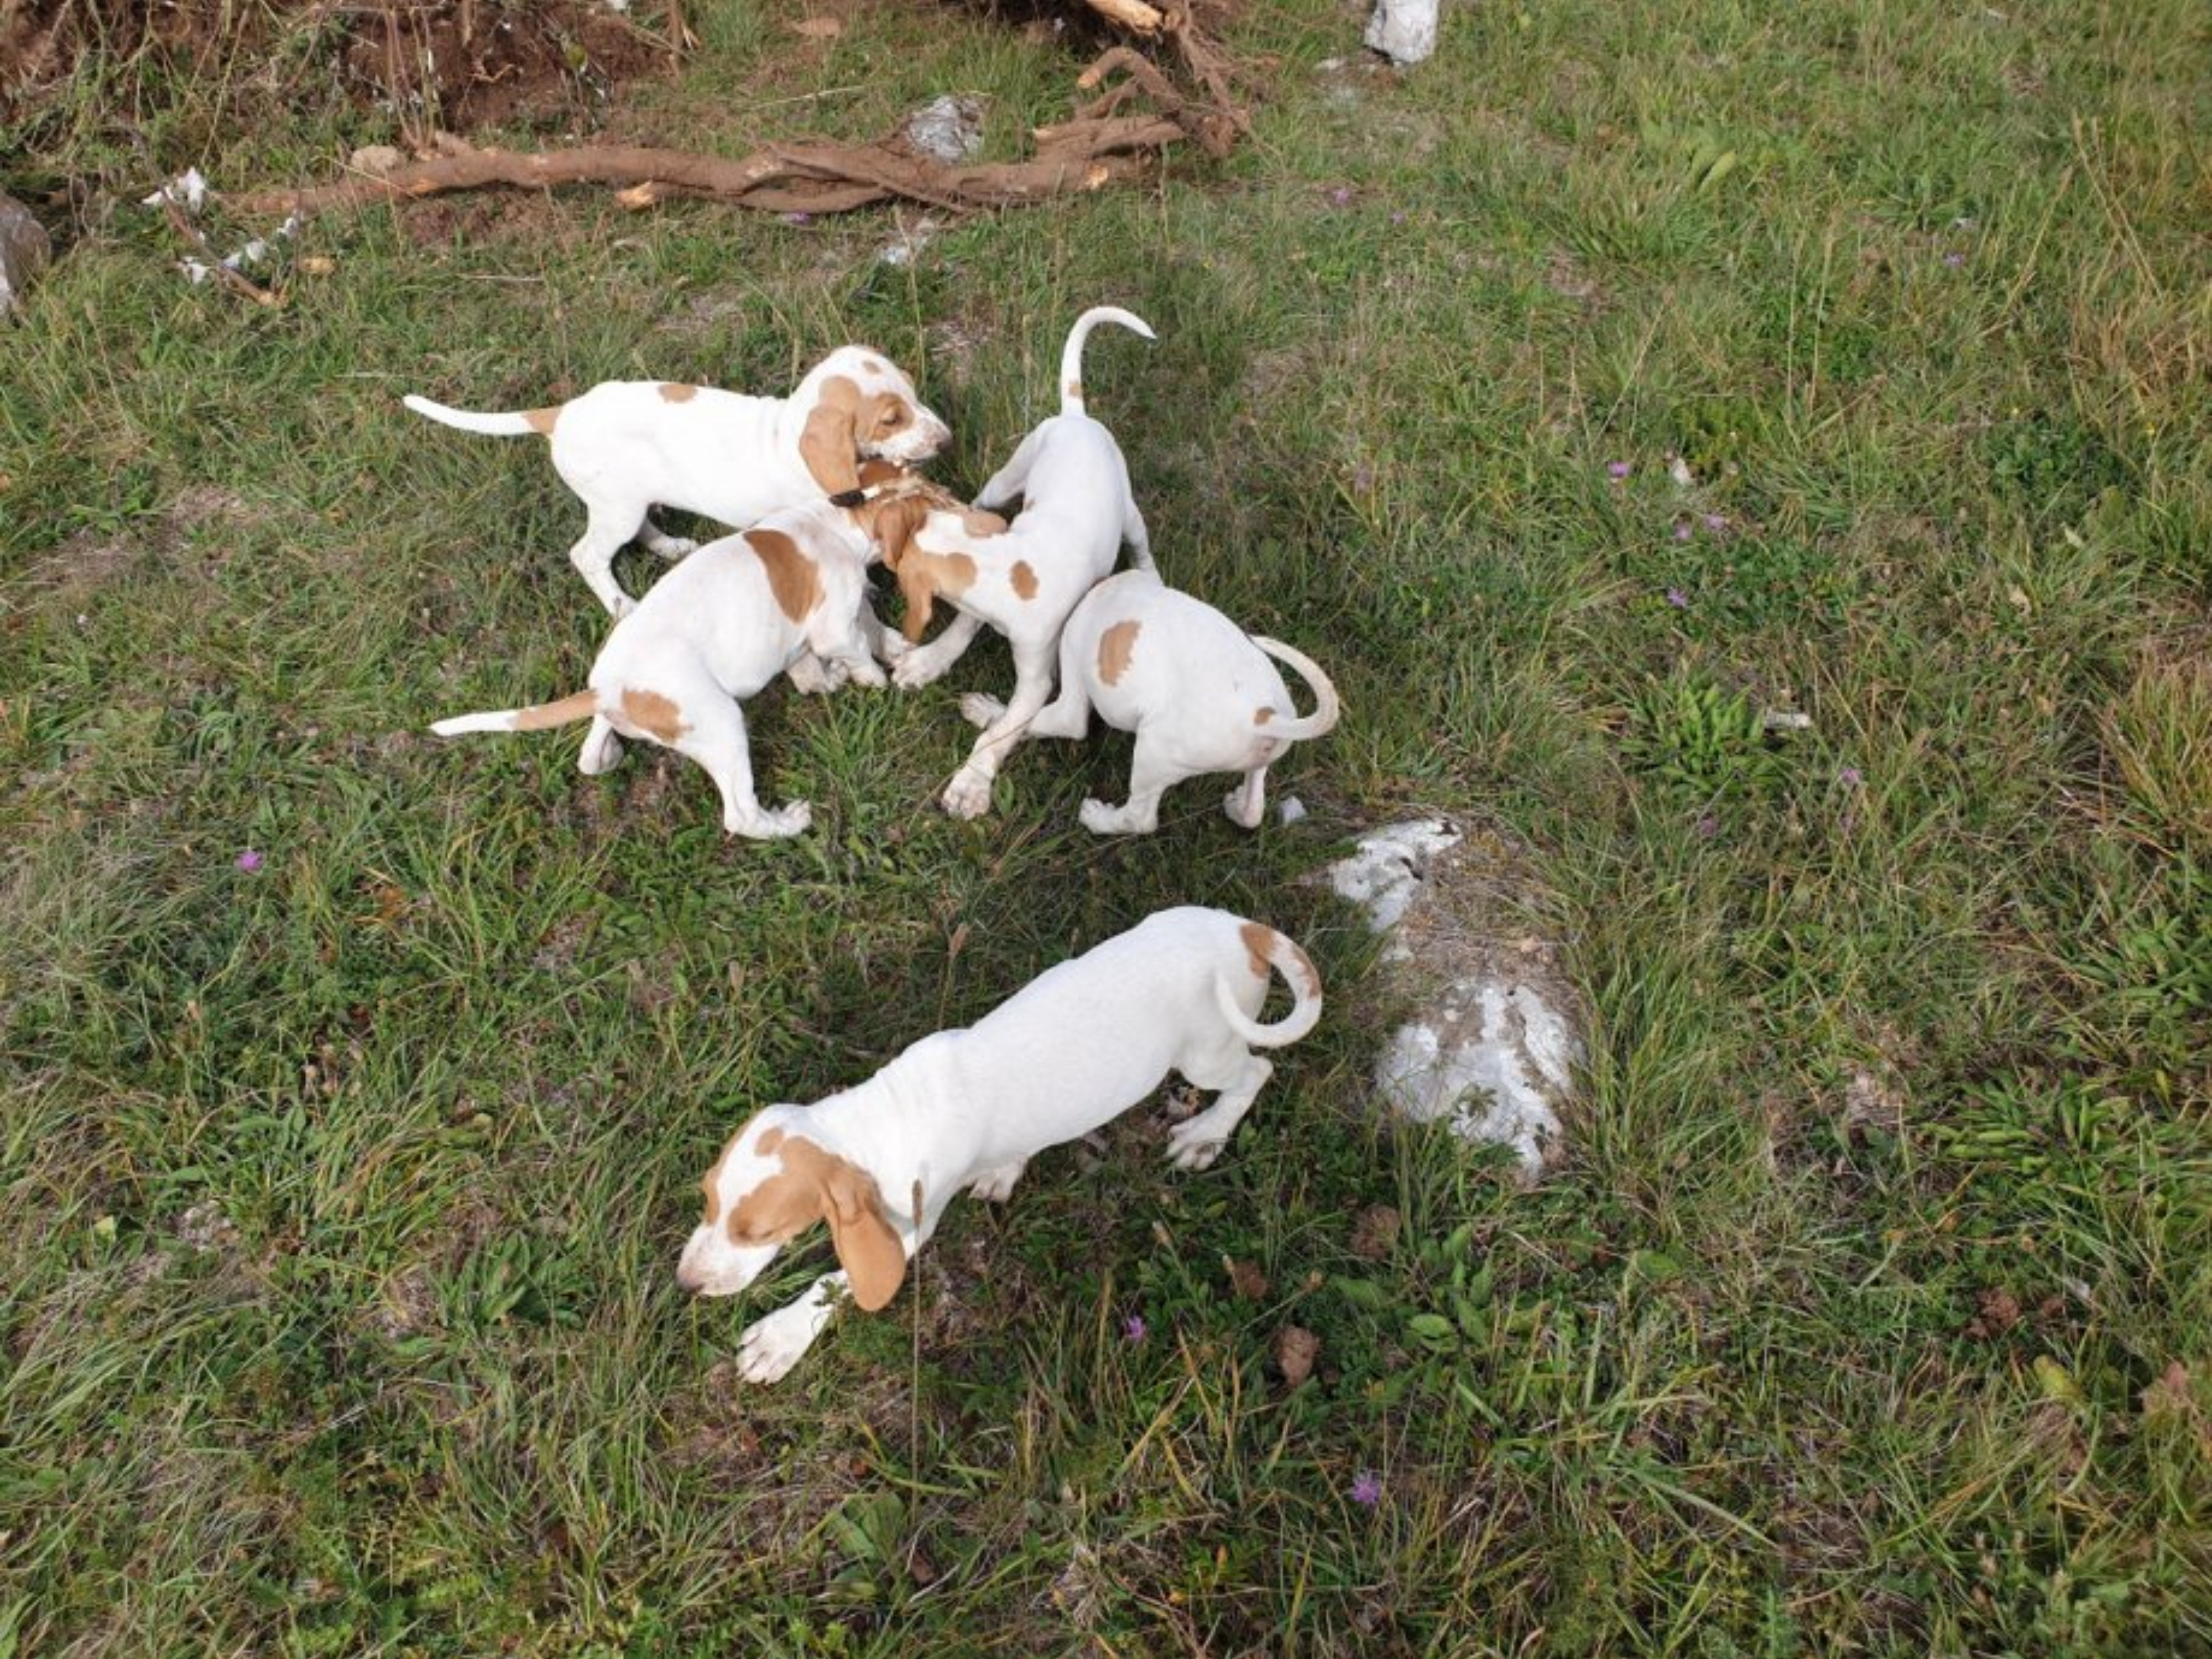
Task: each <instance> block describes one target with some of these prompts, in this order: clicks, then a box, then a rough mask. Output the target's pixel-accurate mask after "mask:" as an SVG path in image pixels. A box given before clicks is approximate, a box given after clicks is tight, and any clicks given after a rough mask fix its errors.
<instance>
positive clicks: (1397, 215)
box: [1390, 208, 1406, 225]
mask: <svg viewBox="0 0 2212 1659" xmlns="http://www.w3.org/2000/svg"><path fill="white" fill-rule="evenodd" d="M1390 222H1391V223H1392V224H1394V225H1402V224H1404V223H1405V222H1406V210H1405V209H1403V208H1393V209H1392V210H1390Z"/></svg>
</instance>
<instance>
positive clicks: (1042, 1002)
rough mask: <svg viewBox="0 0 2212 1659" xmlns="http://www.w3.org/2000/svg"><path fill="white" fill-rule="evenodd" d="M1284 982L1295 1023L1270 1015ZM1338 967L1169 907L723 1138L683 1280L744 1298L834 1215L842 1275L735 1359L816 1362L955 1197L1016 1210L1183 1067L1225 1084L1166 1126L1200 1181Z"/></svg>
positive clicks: (751, 1334) (757, 1370)
mask: <svg viewBox="0 0 2212 1659" xmlns="http://www.w3.org/2000/svg"><path fill="white" fill-rule="evenodd" d="M1272 973H1279V974H1280V975H1283V977H1284V979H1285V981H1287V982H1288V983H1289V985H1290V987H1291V994H1292V998H1293V1005H1292V1006H1291V1012H1289V1013H1288V1014H1286V1015H1285V1016H1284V1017H1283V1018H1281V1019H1279V1020H1277V1021H1276V1022H1275V1023H1274V1024H1269V1025H1263V1024H1260V1023H1259V1020H1258V1015H1259V1012H1260V1010H1261V1006H1262V1005H1263V1004H1264V1003H1265V1002H1266V1000H1267V984H1268V979H1269V975H1271V974H1272ZM1321 1006H1322V988H1321V976H1320V975H1319V974H1317V973H1316V971H1315V970H1314V965H1313V963H1311V962H1310V961H1309V960H1308V959H1307V957H1306V954H1305V952H1304V951H1301V950H1300V949H1298V947H1297V945H1296V944H1295V943H1294V942H1293V941H1291V939H1287V938H1285V936H1284V935H1282V934H1280V933H1276V932H1275V931H1274V930H1273V928H1271V927H1263V926H1262V925H1261V924H1260V923H1259V922H1256V921H1243V920H1242V919H1241V918H1239V917H1237V916H1234V915H1230V914H1229V913H1228V912H1227V911H1225V910H1206V909H1199V908H1181V909H1174V910H1163V911H1160V912H1158V914H1156V915H1152V916H1150V917H1148V918H1146V920H1145V921H1142V922H1140V923H1139V924H1138V925H1137V926H1136V927H1133V928H1131V929H1130V930H1129V931H1128V932H1127V933H1121V934H1119V935H1117V936H1116V937H1115V938H1113V939H1108V940H1107V941H1106V942H1105V943H1104V944H1103V945H1098V946H1097V947H1095V948H1094V949H1092V950H1091V951H1087V952H1085V954H1084V955H1082V956H1079V957H1075V958H1073V960H1072V961H1068V962H1063V963H1060V965H1059V966H1058V967H1056V968H1050V969H1046V970H1045V971H1044V972H1043V973H1042V974H1040V975H1037V977H1036V978H1035V979H1033V980H1031V981H1030V982H1029V984H1028V985H1027V986H1025V987H1023V989H1022V990H1020V991H1019V992H1018V993H1017V994H1015V995H1014V996H1013V997H1012V998H1011V999H1009V1000H1007V1001H1006V1002H1004V1003H1001V1004H1000V1006H998V1007H997V1008H995V1009H994V1010H993V1011H992V1012H990V1013H988V1014H987V1015H985V1016H984V1017H983V1018H981V1020H979V1021H977V1022H976V1023H975V1024H974V1025H972V1026H969V1027H968V1028H966V1029H965V1030H954V1031H939V1032H938V1033H937V1034H936V1035H934V1036H927V1037H924V1038H922V1039H921V1042H916V1043H915V1044H914V1045H913V1046H912V1047H910V1048H908V1049H907V1050H906V1051H905V1052H904V1053H902V1054H900V1055H899V1056H898V1058H897V1059H896V1060H892V1061H891V1063H890V1065H888V1066H884V1068H883V1070H881V1071H880V1072H878V1073H876V1074H875V1076H873V1077H872V1078H870V1079H868V1080H867V1081H866V1082H865V1083H862V1084H860V1085H858V1086H856V1087H854V1088H851V1089H848V1090H846V1091H843V1092H842V1093H840V1094H836V1095H832V1096H831V1097H829V1099H827V1100H823V1101H820V1102H817V1103H816V1104H814V1105H812V1106H770V1107H768V1108H767V1109H764V1110H763V1111H761V1112H760V1113H758V1114H757V1115H755V1116H754V1117H753V1118H752V1119H751V1120H750V1121H748V1122H747V1123H746V1124H745V1125H744V1127H743V1128H741V1129H739V1130H738V1133H736V1134H735V1135H733V1136H732V1138H731V1139H730V1141H729V1144H728V1145H727V1146H724V1147H723V1149H722V1155H721V1156H720V1158H716V1159H715V1160H714V1168H713V1169H711V1170H708V1172H707V1176H706V1179H705V1181H704V1182H702V1183H701V1184H702V1189H703V1191H704V1193H705V1194H706V1200H707V1207H706V1213H705V1215H704V1217H703V1218H702V1219H701V1221H700V1223H699V1225H698V1227H697V1228H696V1230H695V1231H693V1233H692V1235H691V1237H690V1241H689V1242H688V1243H686V1244H685V1245H684V1254H683V1257H682V1259H681V1261H679V1262H678V1265H677V1269H676V1281H677V1283H678V1284H679V1285H682V1286H683V1287H684V1289H685V1290H687V1291H696V1292H697V1293H698V1294H700V1295H702V1296H732V1295H734V1294H736V1293H737V1292H738V1291H741V1290H743V1289H744V1288H745V1286H746V1285H750V1284H751V1283H752V1282H753V1280H754V1279H757V1278H758V1277H759V1276H760V1274H761V1272H762V1270H763V1269H764V1268H765V1267H767V1266H768V1264H769V1262H770V1261H773V1260H775V1255H776V1253H777V1252H778V1251H779V1250H781V1249H782V1248H783V1247H784V1246H785V1245H786V1244H787V1243H790V1242H791V1240H793V1238H795V1237H798V1236H799V1234H800V1233H802V1232H804V1231H806V1230H807V1229H808V1228H810V1227H811V1226H813V1225H814V1224H815V1223H817V1221H819V1222H826V1223H828V1224H829V1239H830V1243H831V1245H832V1246H833V1248H834V1249H836V1253H837V1261H838V1271H837V1272H836V1273H829V1274H826V1275H824V1276H823V1278H821V1279H817V1280H816V1281H815V1282H814V1284H813V1285H811V1286H810V1287H809V1288H808V1289H807V1291H805V1294H804V1295H802V1296H800V1297H799V1298H798V1299H797V1300H795V1301H793V1302H792V1303H791V1304H789V1305H787V1306H786V1307H782V1308H779V1309H778V1310H775V1312H774V1313H771V1314H769V1315H767V1316H764V1317H763V1318H761V1319H758V1320H756V1321H755V1322H753V1323H752V1324H751V1325H750V1327H749V1328H747V1329H746V1331H745V1333H744V1337H743V1339H742V1340H741V1341H740V1344H739V1346H738V1373H739V1375H740V1376H744V1378H745V1379H746V1380H747V1381H748V1382H753V1383H773V1382H775V1380H776V1379H777V1378H779V1377H781V1376H783V1375H784V1374H785V1373H786V1372H787V1371H789V1370H791V1368H792V1367H793V1365H795V1364H798V1363H799V1358H800V1356H801V1355H803V1354H805V1352H806V1350H807V1348H808V1346H810V1345H811V1343H812V1342H813V1340H814V1339H815V1337H816V1336H817V1335H818V1334H820V1332H821V1330H822V1328H823V1326H824V1325H825V1324H827V1323H828V1322H829V1316H830V1313H831V1311H832V1310H833V1309H834V1308H835V1306H836V1293H837V1292H838V1291H847V1290H849V1291H850V1292H851V1294H852V1297H853V1300H854V1301H855V1302H857V1303H859V1304H860V1306H861V1307H862V1308H864V1309H866V1310H868V1311H869V1312H874V1311H876V1310H878V1309H880V1308H882V1307H884V1305H885V1304H888V1303H889V1302H890V1299H891V1298H892V1297H894V1296H895V1295H896V1294H897V1291H898V1287H899V1283H900V1280H901V1279H903V1278H904V1277H905V1273H906V1264H907V1261H908V1259H909V1258H910V1257H912V1256H913V1255H914V1254H915V1252H916V1251H917V1250H919V1249H921V1247H922V1246H923V1245H924V1244H926V1243H928V1242H929V1237H930V1235H931V1234H932V1233H933V1232H934V1231H936V1228H937V1224H938V1222H939V1219H940V1218H942V1217H943V1215H944V1213H945V1206H948V1205H949V1204H951V1201H952V1199H953V1197H954V1195H955V1194H958V1193H960V1192H963V1191H967V1192H972V1193H974V1194H975V1196H976V1197H978V1198H981V1199H984V1200H989V1201H991V1202H994V1203H995V1202H1001V1201H1003V1200H1006V1198H1007V1197H1008V1196H1009V1195H1010V1194H1012V1192H1013V1189H1014V1183H1015V1182H1017V1181H1018V1180H1020V1179H1021V1175H1022V1170H1023V1169H1024V1167H1025V1166H1026V1165H1027V1164H1028V1163H1029V1161H1030V1158H1034V1157H1036V1154H1037V1153H1039V1152H1042V1151H1044V1150H1045V1149H1046V1148H1047V1147H1050V1146H1060V1145H1061V1144H1063V1143H1064V1142H1066V1141H1070V1140H1074V1139H1078V1138H1079V1137H1080V1136H1083V1135H1085V1134H1088V1133H1091V1131H1092V1130H1093V1129H1096V1128H1097V1127H1100V1126H1101V1125H1102V1124H1104V1123H1107V1122H1109V1121H1112V1120H1113V1119H1114V1118H1115V1117H1117V1116H1118V1115H1121V1113H1122V1112H1123V1111H1124V1110H1126V1109H1128V1108H1129V1107H1131V1106H1133V1105H1135V1104H1136V1103H1138V1102H1139V1101H1140V1100H1143V1099H1145V1098H1146V1097H1148V1096H1149V1095H1151V1094H1152V1091H1154V1090H1156V1089H1157V1088H1158V1087H1159V1085H1160V1082H1161V1080H1162V1079H1164V1078H1165V1077H1166V1076H1167V1074H1168V1073H1170V1071H1175V1072H1180V1073H1182V1075H1183V1076H1184V1077H1185V1078H1188V1079H1189V1080H1190V1081H1191V1082H1192V1083H1194V1084H1195V1085H1198V1087H1200V1088H1201V1089H1212V1090H1218V1091H1220V1092H1219V1093H1218V1096H1217V1097H1215V1099H1214V1102H1213V1103H1212V1105H1211V1106H1209V1107H1207V1108H1206V1110H1204V1111H1202V1112H1200V1114H1198V1115H1197V1116H1195V1117H1193V1118H1190V1119H1188V1120H1187V1121H1184V1122H1182V1123H1179V1124H1177V1125H1176V1127H1175V1128H1174V1129H1173V1130H1171V1131H1170V1133H1169V1135H1168V1146H1167V1151H1168V1157H1169V1158H1170V1159H1171V1160H1172V1161H1173V1162H1174V1163H1175V1164H1176V1165H1177V1166H1178V1167H1179V1168H1182V1169H1185V1170H1203V1169H1205V1168H1206V1167H1207V1166H1208V1165H1210V1164H1212V1162H1213V1161H1214V1159H1215V1158H1218V1157H1219V1156H1220V1154H1221V1149H1222V1147H1223V1146H1225V1144H1226V1143H1227V1141H1228V1139H1229V1137H1230V1135H1231V1133H1234V1132H1235V1130H1236V1128H1237V1124H1238V1123H1239V1122H1240V1121H1243V1116H1244V1115H1245V1113H1246V1112H1248V1111H1249V1110H1250V1109H1251V1106H1252V1103H1253V1101H1254V1099H1255V1098H1256V1097H1258V1095H1259V1092H1260V1090H1261V1087H1262V1086H1263V1085H1265V1084H1266V1083H1267V1079H1268V1078H1269V1077H1270V1076H1271V1075H1272V1074H1273V1071H1274V1067H1273V1066H1272V1065H1271V1064H1270V1063H1269V1062H1268V1061H1267V1060H1262V1059H1261V1058H1260V1056H1259V1055H1257V1054H1254V1053H1253V1052H1252V1049H1253V1048H1254V1047H1255V1046H1256V1047H1259V1048H1281V1047H1283V1046H1285V1044H1288V1043H1291V1042H1297V1040H1298V1039H1299V1038H1300V1037H1302V1036H1305V1035H1306V1033H1307V1032H1309V1031H1310V1030H1313V1028H1314V1025H1315V1024H1316V1022H1317V1021H1318V1020H1319V1019H1320V1018H1321Z"/></svg>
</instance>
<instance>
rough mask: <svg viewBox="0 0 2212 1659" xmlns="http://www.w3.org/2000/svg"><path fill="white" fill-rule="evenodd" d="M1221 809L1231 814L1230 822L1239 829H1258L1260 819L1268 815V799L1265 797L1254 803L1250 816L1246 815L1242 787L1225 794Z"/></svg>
mask: <svg viewBox="0 0 2212 1659" xmlns="http://www.w3.org/2000/svg"><path fill="white" fill-rule="evenodd" d="M1221 810H1222V811H1224V812H1225V813H1227V814H1228V815H1229V821H1230V823H1233V824H1235V825H1236V826H1237V828H1238V829H1258V828H1259V827H1260V820H1261V818H1264V817H1267V801H1266V800H1265V799H1264V798H1263V799H1261V800H1260V801H1258V802H1257V803H1255V805H1253V807H1252V809H1251V814H1250V816H1249V817H1247V816H1246V814H1245V809H1244V792H1243V790H1242V789H1232V790H1231V791H1230V792H1229V793H1227V794H1225V795H1224V796H1223V797H1222V798H1221Z"/></svg>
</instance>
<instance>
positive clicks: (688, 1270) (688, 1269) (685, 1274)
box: [676, 1261, 699, 1296]
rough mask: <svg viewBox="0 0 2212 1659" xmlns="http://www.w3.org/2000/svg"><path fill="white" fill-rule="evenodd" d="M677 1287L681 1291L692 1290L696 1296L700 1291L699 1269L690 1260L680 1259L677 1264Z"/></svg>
mask: <svg viewBox="0 0 2212 1659" xmlns="http://www.w3.org/2000/svg"><path fill="white" fill-rule="evenodd" d="M676 1288H677V1289H678V1290H680V1291H690V1292H692V1293H693V1294H694V1295H695V1296H696V1294H697V1293H698V1290H699V1273H698V1269H696V1267H693V1266H692V1265H691V1264H690V1262H689V1261H679V1262H678V1263H677V1264H676Z"/></svg>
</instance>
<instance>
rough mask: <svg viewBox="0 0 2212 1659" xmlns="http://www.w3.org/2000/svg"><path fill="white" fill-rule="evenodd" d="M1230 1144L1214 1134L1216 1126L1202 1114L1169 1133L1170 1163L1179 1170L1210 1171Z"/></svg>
mask: <svg viewBox="0 0 2212 1659" xmlns="http://www.w3.org/2000/svg"><path fill="white" fill-rule="evenodd" d="M1194 1132H1195V1133H1194ZM1228 1144H1229V1143H1228V1141H1227V1140H1225V1139H1223V1138H1222V1137H1221V1136H1220V1135H1218V1134H1217V1133H1214V1126H1213V1125H1212V1124H1211V1123H1208V1122H1207V1121H1206V1114H1205V1113H1203V1112H1200V1114H1199V1115H1197V1116H1196V1117H1194V1118H1192V1119H1191V1120H1190V1121H1188V1123H1178V1124H1176V1126H1175V1127H1174V1128H1172V1129H1170V1131H1168V1162H1169V1163H1170V1164H1174V1165H1175V1166H1176V1168H1177V1169H1178V1170H1210V1169H1212V1167H1213V1161H1214V1160H1215V1159H1216V1158H1219V1157H1220V1156H1221V1149H1222V1148H1223V1147H1224V1146H1227V1145H1228Z"/></svg>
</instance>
